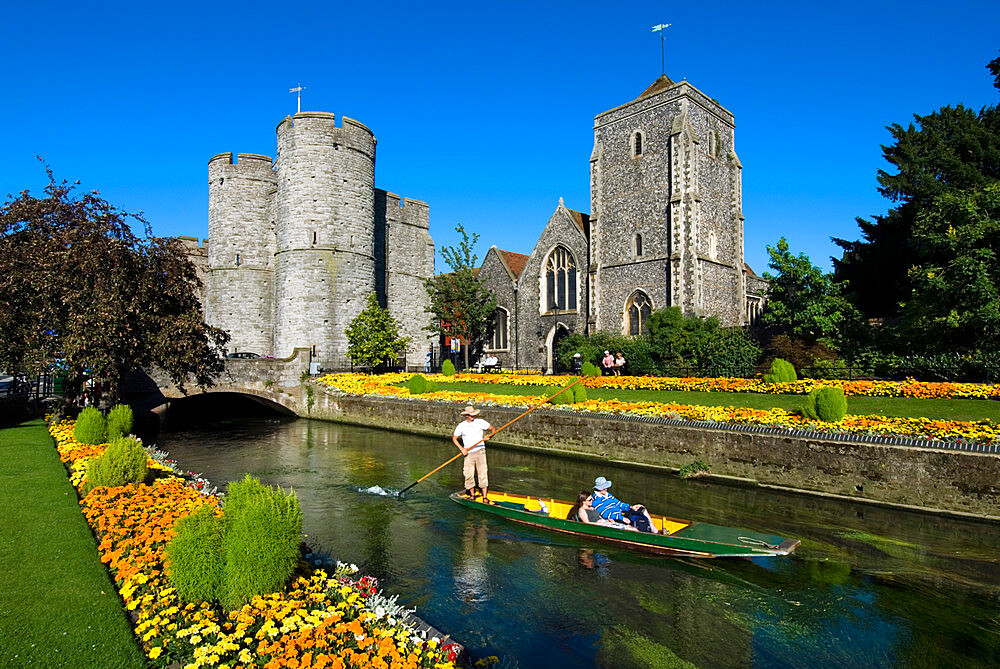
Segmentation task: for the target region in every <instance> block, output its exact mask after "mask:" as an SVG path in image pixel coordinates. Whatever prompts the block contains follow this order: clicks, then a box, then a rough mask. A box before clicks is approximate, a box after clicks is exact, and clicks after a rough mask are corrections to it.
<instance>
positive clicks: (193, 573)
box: [166, 504, 222, 602]
mask: <svg viewBox="0 0 1000 669" xmlns="http://www.w3.org/2000/svg"><path fill="white" fill-rule="evenodd" d="M176 528H177V534H176V536H174V538H173V539H171V540H170V541H169V542H168V543H167V550H166V553H167V574H168V577H169V578H170V583H171V585H173V586H174V587H175V588H177V594H178V595H179V596H180V598H181V599H183V600H184V601H186V602H210V601H212V600H215V599H218V597H219V589H220V585H221V583H222V519H221V518H219V517H218V516H217V515H215V509H214V507H213V506H212V505H211V504H205V505H203V506H202V507H201V508H200V509H198V510H197V511H196V512H194V513H192V514H191V515H190V516H185V517H184V518H181V519H180V520H178V521H177V525H176Z"/></svg>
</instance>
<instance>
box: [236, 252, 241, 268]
mask: <svg viewBox="0 0 1000 669" xmlns="http://www.w3.org/2000/svg"><path fill="white" fill-rule="evenodd" d="M236 266H237V267H239V266H240V254H239V253H237V254H236Z"/></svg>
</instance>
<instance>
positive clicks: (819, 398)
mask: <svg viewBox="0 0 1000 669" xmlns="http://www.w3.org/2000/svg"><path fill="white" fill-rule="evenodd" d="M802 413H803V415H805V417H806V418H809V419H811V420H821V421H823V422H826V423H836V422H838V421H840V420H843V418H844V415H845V414H846V413H847V398H846V397H844V391H843V389H842V388H839V387H831V386H827V387H823V388H813V390H812V391H811V392H810V393H809V395H807V396H806V403H805V405H804V406H803V407H802Z"/></svg>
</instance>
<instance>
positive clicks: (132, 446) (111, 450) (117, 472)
mask: <svg viewBox="0 0 1000 669" xmlns="http://www.w3.org/2000/svg"><path fill="white" fill-rule="evenodd" d="M146 461H147V457H146V451H145V450H143V448H142V444H141V443H140V442H139V441H138V440H137V439H134V438H132V437H119V438H118V439H115V440H114V441H113V442H111V443H110V444H109V445H108V448H107V449H106V450H105V451H104V454H103V455H99V456H98V457H96V458H94V459H93V460H91V461H90V463H89V464H88V465H87V477H86V479H85V480H84V482H83V487H82V488H81V492H82V493H83V495H84V496H86V495H87V493H89V492H90V491H91V490H93V489H94V488H96V487H98V486H106V487H109V488H114V487H117V486H123V485H128V484H129V483H142V481H143V480H144V479H145V478H146V472H147V470H148V467H147V462H146Z"/></svg>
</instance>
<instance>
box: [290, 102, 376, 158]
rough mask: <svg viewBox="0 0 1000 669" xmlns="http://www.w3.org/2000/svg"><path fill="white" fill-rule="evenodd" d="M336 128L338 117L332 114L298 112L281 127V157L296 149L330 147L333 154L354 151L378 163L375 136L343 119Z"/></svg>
mask: <svg viewBox="0 0 1000 669" xmlns="http://www.w3.org/2000/svg"><path fill="white" fill-rule="evenodd" d="M341 121H342V125H341V126H340V127H337V124H336V115H335V114H332V113H330V112H299V113H298V114H295V115H294V116H286V117H285V118H284V119H283V120H282V121H281V123H279V124H278V128H277V133H278V154H279V156H280V155H281V152H282V150H286V149H291V147H292V146H296V145H314V146H324V147H328V148H330V149H332V150H334V151H339V150H341V149H344V148H346V149H353V150H355V151H358V152H360V153H362V154H364V155H365V156H367V157H368V158H369V159H371V160H373V161H374V160H375V135H374V133H372V131H371V130H370V129H369V128H368V127H367V126H365V125H364V124H363V123H359V122H358V121H355V120H354V119H350V118H347V117H346V116H344V117H341Z"/></svg>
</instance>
